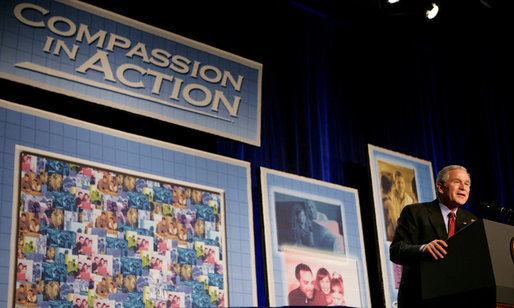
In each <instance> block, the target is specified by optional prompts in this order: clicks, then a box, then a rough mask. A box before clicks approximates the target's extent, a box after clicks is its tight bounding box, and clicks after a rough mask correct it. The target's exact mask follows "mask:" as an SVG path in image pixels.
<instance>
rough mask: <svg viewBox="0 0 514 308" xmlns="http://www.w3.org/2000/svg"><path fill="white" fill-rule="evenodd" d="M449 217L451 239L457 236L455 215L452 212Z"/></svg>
mask: <svg viewBox="0 0 514 308" xmlns="http://www.w3.org/2000/svg"><path fill="white" fill-rule="evenodd" d="M448 215H449V216H450V219H449V220H448V237H450V236H452V235H454V234H455V213H454V212H450V214H448Z"/></svg>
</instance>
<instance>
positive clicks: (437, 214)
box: [428, 199, 448, 239]
mask: <svg viewBox="0 0 514 308" xmlns="http://www.w3.org/2000/svg"><path fill="white" fill-rule="evenodd" d="M428 212H429V214H428V219H429V220H430V224H431V225H432V227H433V228H434V231H435V233H436V235H437V237H438V238H440V239H446V238H447V237H448V232H447V231H446V226H445V225H444V220H443V215H441V209H440V208H439V201H438V200H437V199H436V200H435V201H434V202H432V203H430V204H429V206H428Z"/></svg>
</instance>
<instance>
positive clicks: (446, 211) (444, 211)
mask: <svg viewBox="0 0 514 308" xmlns="http://www.w3.org/2000/svg"><path fill="white" fill-rule="evenodd" d="M439 208H440V209H441V213H442V214H443V217H448V214H450V209H449V208H448V207H447V206H446V205H444V204H442V203H441V202H439ZM458 210H459V208H456V209H455V211H453V212H454V213H455V217H457V211H458Z"/></svg>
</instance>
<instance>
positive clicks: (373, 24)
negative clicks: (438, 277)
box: [1, 0, 514, 307]
mask: <svg viewBox="0 0 514 308" xmlns="http://www.w3.org/2000/svg"><path fill="white" fill-rule="evenodd" d="M87 2H89V3H92V4H94V5H97V6H99V7H102V8H105V9H108V10H111V11H114V12H117V13H119V14H122V15H125V16H128V17H131V18H134V19H136V20H139V21H142V22H145V23H148V24H151V25H154V26H157V27H159V28H163V29H166V30H169V31H171V32H173V33H177V34H180V35H183V36H185V37H188V38H191V39H194V40H197V41H199V42H202V43H205V44H208V45H211V46H214V47H217V48H220V49H222V50H225V51H228V52H231V53H234V54H237V55H240V56H242V57H245V58H249V59H252V60H254V61H257V62H260V63H262V64H263V66H264V71H263V88H262V132H261V144H262V145H261V147H255V146H251V145H246V144H242V143H239V142H236V141H232V140H228V139H225V138H221V137H216V136H212V135H207V134H204V133H202V132H197V131H193V130H190V129H187V128H183V127H178V126H175V125H172V124H169V123H164V122H159V121H156V120H154V119H147V118H144V117H140V116H138V115H134V114H130V113H126V112H122V111H119V110H114V109H109V108H107V107H103V106H97V105H95V104H91V103H88V102H84V101H80V100H77V99H73V98H69V97H64V96H62V95H60V94H56V93H48V92H45V91H43V90H38V89H35V88H30V87H27V86H22V85H18V84H16V83H13V82H8V81H5V80H2V81H1V84H2V89H3V94H2V96H1V97H2V98H4V99H7V100H11V101H13V102H17V103H23V104H27V105H31V106H34V107H37V108H42V109H45V110H49V111H53V112H58V113H63V114H65V115H67V116H71V117H75V118H79V119H82V120H85V121H89V122H93V123H98V124H101V125H104V126H108V127H113V128H116V129H121V130H125V131H128V132H131V133H136V134H139V135H143V136H148V137H150V138H156V139H160V140H164V141H169V142H172V143H175V144H180V145H184V146H189V147H193V148H197V149H200V150H205V151H209V152H212V153H216V154H220V155H224V156H228V157H233V158H237V159H241V160H245V161H248V162H250V163H251V166H252V185H253V204H254V217H255V236H256V241H255V242H256V253H257V264H256V267H257V275H258V277H257V280H258V296H259V305H260V306H265V305H266V285H265V277H264V273H265V270H264V266H265V264H264V260H263V256H264V251H263V245H262V241H263V238H262V227H261V226H262V214H261V208H260V204H261V198H260V191H259V178H258V176H259V174H258V170H259V167H260V166H263V167H267V168H271V169H276V170H280V171H285V172H288V173H293V174H297V175H301V176H306V177H311V178H314V179H319V180H323V181H327V182H331V183H336V184H340V185H344V186H348V187H352V188H356V189H358V191H359V199H360V206H361V216H362V219H363V221H362V223H363V227H364V228H363V230H364V240H365V248H366V258H367V262H368V272H369V282H370V288H371V295H372V304H373V307H381V306H383V305H384V302H383V301H384V300H383V292H382V286H381V279H380V276H381V271H380V266H379V259H378V247H377V236H376V230H375V221H374V219H375V218H374V206H373V197H372V189H371V180H370V172H369V167H368V152H367V146H368V144H373V145H376V146H380V147H383V148H387V149H391V150H394V151H397V152H400V153H404V154H407V155H411V156H414V157H418V158H421V159H425V160H428V161H431V162H432V164H433V168H434V176H435V174H436V173H437V172H438V171H439V170H440V169H441V168H442V167H444V166H445V165H448V164H461V165H464V166H466V167H467V168H468V169H469V171H470V172H471V176H472V193H471V197H470V201H469V202H468V205H467V208H468V209H470V210H472V211H474V212H475V213H476V214H477V215H479V216H480V217H488V218H491V219H495V220H501V219H500V217H495V216H494V217H493V216H492V215H488V214H487V213H485V212H483V211H480V209H479V208H478V207H477V206H476V205H477V204H478V203H480V202H482V201H491V202H494V203H495V204H498V205H500V206H504V207H508V208H510V209H512V208H513V205H514V192H513V190H512V188H513V187H514V179H513V176H514V167H513V151H514V148H513V147H514V146H513V142H514V140H512V139H513V137H512V133H511V132H512V131H514V123H513V121H512V120H511V117H512V116H513V115H514V113H513V112H512V107H511V105H512V104H513V102H514V95H513V93H512V90H511V89H512V88H513V84H514V83H513V81H514V78H513V77H512V72H513V68H514V65H513V62H514V61H513V56H512V55H514V48H513V47H512V44H511V40H512V34H511V33H509V32H508V31H507V29H508V26H512V23H513V22H512V21H509V18H508V11H507V10H500V9H501V7H500V8H498V7H497V8H492V9H489V8H487V7H486V6H485V5H483V4H482V3H480V1H478V0H476V1H463V0H448V1H446V2H447V3H446V4H447V5H449V4H450V3H449V2H451V3H452V5H451V7H448V6H447V8H448V9H447V10H446V11H445V10H444V6H441V14H440V16H438V19H437V20H434V21H433V22H428V21H426V20H424V19H422V18H421V19H418V16H416V14H414V13H406V12H402V11H399V10H398V11H395V8H389V7H387V6H386V5H385V4H381V3H379V2H380V1H378V0H376V1H375V0H368V1H345V2H344V3H346V4H348V5H349V6H348V7H345V6H344V5H345V4H343V5H340V4H338V3H337V1H313V2H312V3H309V2H307V1H299V0H298V1H292V0H291V1H286V0H280V1H262V2H245V1H240V2H236V1H234V2H232V1H230V2H225V1H222V2H211V1H210V2H207V1H206V2H197V1H196V2H195V1H185V2H187V3H172V4H170V3H169V2H166V1H155V3H153V5H151V6H143V5H141V2H137V1H136V2H134V3H132V4H131V3H123V6H122V7H120V6H119V5H116V3H114V2H105V1H92V0H91V1H87ZM420 2H421V1H420ZM443 3H444V2H443ZM496 3H502V1H497V2H496ZM161 6H166V9H162V8H161ZM70 106H76V107H73V108H70Z"/></svg>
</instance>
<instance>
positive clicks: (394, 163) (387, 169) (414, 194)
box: [368, 145, 435, 307]
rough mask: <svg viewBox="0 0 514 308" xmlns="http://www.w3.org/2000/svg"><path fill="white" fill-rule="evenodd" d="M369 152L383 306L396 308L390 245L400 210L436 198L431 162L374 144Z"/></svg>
mask: <svg viewBox="0 0 514 308" xmlns="http://www.w3.org/2000/svg"><path fill="white" fill-rule="evenodd" d="M368 151H369V161H370V172H371V180H372V186H373V199H374V204H375V217H376V224H377V232H378V240H379V251H380V263H381V268H382V277H383V285H384V293H385V299H386V307H396V306H397V304H396V300H397V297H398V288H399V284H400V279H401V270H402V268H401V266H400V265H398V264H394V263H392V262H391V261H389V246H390V245H391V241H392V238H393V235H394V230H395V229H396V224H397V220H398V218H399V217H400V212H401V210H402V209H403V208H404V207H405V206H406V205H408V204H412V203H418V202H427V201H432V200H434V199H435V186H434V177H433V172H432V163H431V162H429V161H425V160H422V159H419V158H415V157H411V156H408V155H405V154H401V153H397V152H393V151H390V150H387V149H383V148H379V147H377V146H373V145H368Z"/></svg>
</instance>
